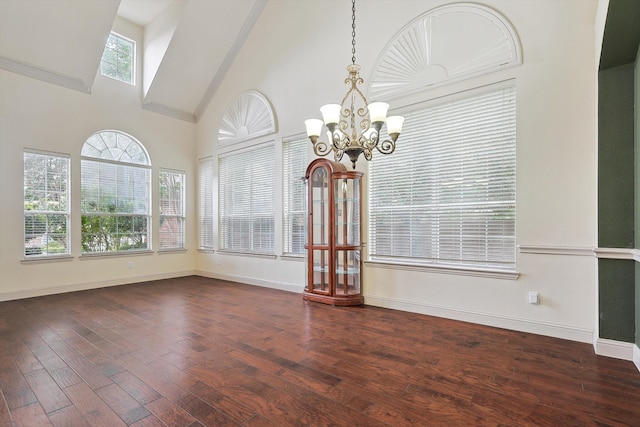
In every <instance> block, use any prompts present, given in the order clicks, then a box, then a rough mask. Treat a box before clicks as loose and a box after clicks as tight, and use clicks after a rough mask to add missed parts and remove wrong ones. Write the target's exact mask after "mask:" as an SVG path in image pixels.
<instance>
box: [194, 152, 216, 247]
mask: <svg viewBox="0 0 640 427" xmlns="http://www.w3.org/2000/svg"><path fill="white" fill-rule="evenodd" d="M198 173H199V176H200V197H199V198H198V203H199V209H198V218H199V220H200V229H199V236H200V239H199V244H198V248H199V249H201V250H204V251H212V250H214V249H215V248H214V245H213V224H214V222H213V218H214V216H213V215H214V212H213V157H207V158H205V159H200V167H199V169H198Z"/></svg>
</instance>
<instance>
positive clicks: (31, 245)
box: [24, 151, 71, 258]
mask: <svg viewBox="0 0 640 427" xmlns="http://www.w3.org/2000/svg"><path fill="white" fill-rule="evenodd" d="M69 169H70V164H69V156H68V155H61V154H52V153H39V152H28V151H25V152H24V256H25V257H26V258H31V257H46V256H52V255H65V254H66V255H68V254H69V253H70V250H69V221H70V206H71V201H70V195H69Z"/></svg>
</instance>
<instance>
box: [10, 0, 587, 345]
mask: <svg viewBox="0 0 640 427" xmlns="http://www.w3.org/2000/svg"><path fill="white" fill-rule="evenodd" d="M445 3H446V2H444V1H442V0H361V1H359V2H358V17H357V62H358V63H359V64H360V65H361V66H362V77H364V78H365V80H367V81H368V78H369V75H370V73H371V72H372V69H371V68H372V66H373V63H374V61H375V59H376V58H377V56H378V54H379V52H380V50H381V49H383V48H384V46H385V45H386V44H387V42H388V41H389V40H390V39H391V38H392V37H393V36H394V34H395V33H396V32H397V31H399V30H400V29H401V28H402V27H403V26H404V25H405V24H407V23H408V22H410V21H411V20H412V19H413V18H415V17H416V16H418V15H420V14H422V13H424V12H427V11H428V10H430V9H432V8H434V7H437V6H440V5H442V4H445ZM483 4H486V5H487V6H490V7H492V8H494V9H496V10H497V11H499V12H500V13H502V14H503V15H504V16H505V17H506V18H507V19H508V20H509V21H510V22H511V24H512V25H513V26H514V27H515V29H516V31H517V32H518V35H519V37H520V40H521V43H522V51H523V61H524V62H523V64H522V65H521V66H519V67H515V68H511V69H509V70H505V71H503V72H500V73H498V75H496V76H493V77H491V78H486V79H484V80H483V81H486V82H489V81H492V80H500V79H506V78H515V81H516V90H517V100H518V101H517V102H518V104H517V119H518V123H517V165H518V166H517V194H518V196H517V243H518V244H520V245H522V246H523V247H529V248H533V251H534V252H535V251H538V252H555V253H557V254H556V255H554V254H535V253H519V254H518V256H517V270H518V271H519V273H520V277H519V279H518V280H505V279H497V278H491V277H474V276H464V275H453V274H442V273H434V272H430V271H415V270H405V269H401V268H381V267H380V266H376V265H372V264H367V265H366V266H365V271H364V294H365V302H366V303H367V304H372V305H379V306H383V307H392V308H400V309H404V310H409V311H415V312H422V313H429V314H435V315H442V316H448V317H452V318H458V319H463V320H471V321H475V322H479V323H486V324H492V325H496V326H503V327H508V328H513V329H518V330H524V331H531V332H537V333H543V334H547V335H552V336H558V337H563V338H569V339H576V340H580V341H588V342H590V341H591V339H592V332H593V331H594V329H595V327H596V324H595V323H596V317H595V315H594V313H596V304H595V295H596V282H597V280H596V259H595V258H594V257H593V256H592V254H591V252H590V248H593V247H595V246H596V241H597V240H596V189H597V185H596V136H595V135H596V133H595V129H596V115H595V111H596V104H595V97H596V69H597V66H596V64H595V61H596V59H595V58H596V52H595V46H594V42H593V41H594V39H596V34H595V29H594V22H595V16H596V8H597V1H596V0H563V1H557V0H519V1H517V2H514V1H512V0H487V1H485V2H483ZM350 6H351V5H350V3H349V2H347V1H344V0H325V1H310V0H309V1H300V0H272V1H270V2H268V4H267V6H266V8H265V10H264V12H263V14H262V16H261V17H260V19H259V20H258V22H257V24H256V27H255V29H254V31H253V32H252V33H251V35H250V36H249V37H248V39H247V41H246V43H245V44H244V46H243V48H242V50H241V52H240V53H239V54H238V56H237V59H236V61H235V62H234V64H233V66H232V67H231V70H230V72H229V73H228V75H227V77H226V79H225V80H224V82H223V84H222V85H221V86H220V88H219V90H218V92H217V93H216V95H215V97H214V99H213V100H212V102H211V103H210V105H209V108H208V109H207V111H206V113H205V115H204V116H203V118H202V119H201V121H200V122H199V123H198V124H197V125H194V124H190V123H186V122H182V121H179V120H175V119H171V118H168V117H165V116H161V115H159V114H156V113H152V112H148V111H144V110H142V109H141V107H140V100H141V96H142V94H141V89H140V88H141V85H140V83H141V82H138V83H139V84H138V86H136V87H128V86H125V85H122V84H120V83H118V82H114V81H111V80H109V79H106V78H103V77H100V76H98V77H97V78H96V82H95V85H94V87H93V91H92V94H91V95H87V94H83V93H80V92H75V91H72V90H69V89H65V88H62V87H58V86H55V85H51V84H48V83H44V82H41V81H38V80H33V79H29V78H27V77H23V76H20V75H16V74H12V73H9V72H6V71H1V70H0V86H1V89H2V97H1V98H0V178H1V179H0V200H1V201H2V202H1V204H0V236H2V244H0V300H3V299H12V298H19V297H24V296H30V295H39V294H46V293H53V292H60V291H63V290H71V289H82V288H91V287H96V286H101V285H111V284H119V283H127V282H134V281H138V280H145V279H148V278H154V277H169V276H178V275H182V274H189V273H191V272H193V271H197V272H199V273H201V274H203V275H209V276H214V277H224V278H228V279H234V280H238V281H243V282H248V283H255V284H261V285H266V286H272V287H279V288H283V289H289V290H295V291H296V292H300V291H301V290H302V286H303V283H304V264H303V262H301V261H298V260H290V259H284V258H281V257H275V259H268V258H256V257H245V256H235V255H224V254H220V253H217V252H216V253H199V252H196V251H195V248H196V247H197V239H196V231H197V230H196V224H197V217H196V216H195V215H194V212H195V211H196V207H197V203H196V200H195V197H196V194H197V192H196V190H197V189H196V183H197V175H196V166H197V159H198V158H202V157H206V156H212V155H213V156H216V154H217V152H216V135H217V129H218V126H219V122H220V119H221V117H222V114H223V112H224V110H225V108H226V106H227V105H228V103H229V102H231V101H232V100H233V99H234V98H235V97H237V96H238V95H239V94H240V93H242V92H244V91H246V90H249V89H253V90H258V91H260V92H261V93H263V94H264V95H265V96H266V97H267V98H268V99H269V101H270V102H271V104H272V106H273V108H274V111H275V114H276V117H277V119H276V120H277V133H276V135H275V136H274V138H275V139H276V142H277V143H279V141H280V140H281V138H283V137H286V136H289V135H293V134H298V133H301V132H303V131H304V125H303V121H304V119H306V118H310V117H319V116H320V114H319V111H318V107H319V106H320V105H323V104H325V103H329V102H336V101H338V100H340V99H341V98H342V96H343V95H344V90H345V89H346V87H345V86H344V85H343V81H344V79H345V77H346V70H345V67H346V66H347V65H348V64H349V63H350V62H351V44H350V35H351V26H350V25H351V22H350V19H351V7H350ZM115 30H116V31H118V32H119V33H121V34H123V35H125V36H128V37H130V38H133V39H135V40H136V41H138V43H139V44H141V39H142V31H141V29H139V28H138V27H136V26H134V25H132V24H129V23H127V22H125V21H118V25H117V26H116V28H115ZM138 56H139V57H140V54H139V55H138ZM472 83H473V82H472ZM466 87H469V82H460V83H457V84H454V85H450V86H448V87H443V88H439V89H437V90H435V91H432V92H426V93H425V94H424V98H425V99H428V98H432V97H433V96H435V95H442V94H444V93H447V92H455V91H458V90H461V89H464V88H466ZM394 106H395V107H401V106H400V105H394ZM102 129H118V130H122V131H124V132H127V133H129V134H131V135H133V136H134V137H136V138H138V139H139V140H140V141H141V142H142V143H143V144H144V145H145V147H146V148H147V149H148V151H149V154H150V156H151V160H152V164H153V177H154V178H156V177H157V171H158V168H159V167H167V168H173V169H183V170H185V171H186V172H187V181H188V194H187V198H188V202H187V207H188V212H189V214H188V217H187V224H188V239H187V247H188V251H187V252H186V253H180V254H170V255H158V254H157V253H154V254H153V255H148V256H139V257H101V258H98V259H94V258H91V259H82V260H81V259H80V258H79V256H80V236H79V224H80V214H79V212H80V204H79V194H80V183H79V176H80V174H79V171H80V158H79V153H80V148H81V146H82V143H83V142H84V140H85V139H86V138H87V137H88V136H89V135H91V134H92V133H93V132H95V131H98V130H102ZM401 147H402V136H401V137H400V140H399V145H398V149H401ZM24 148H33V149H43V150H49V151H57V152H62V153H69V154H71V156H72V157H71V158H72V197H73V205H72V207H73V215H72V255H73V258H72V260H71V261H68V262H48V263H26V264H25V263H22V262H21V260H22V251H23V247H22V239H23V236H22V233H23V216H22V186H21V183H20V178H19V177H20V176H21V175H22V153H23V149H24ZM277 152H279V151H277ZM278 165H279V166H280V164H278ZM358 168H359V169H361V170H363V171H365V172H366V165H365V164H363V162H362V161H361V162H360V163H359V166H358ZM278 169H281V168H280V167H278ZM156 194H157V184H156V182H155V179H154V199H153V206H154V212H157V197H155V196H156ZM280 205H281V203H280V201H279V200H277V201H276V206H280ZM281 214H282V212H281V211H278V212H277V217H278V218H280V217H281V216H282V215H281ZM155 224H157V222H156V223H155ZM154 237H155V238H156V239H155V241H157V230H155V229H154ZM280 247H281V245H280V244H279V245H278V248H280ZM154 249H157V246H154ZM129 261H133V262H134V268H133V269H128V268H127V263H128V262H129ZM529 290H535V291H538V292H540V294H541V304H540V305H538V306H533V305H529V304H527V293H528V291H529Z"/></svg>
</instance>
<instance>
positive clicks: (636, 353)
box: [633, 344, 640, 372]
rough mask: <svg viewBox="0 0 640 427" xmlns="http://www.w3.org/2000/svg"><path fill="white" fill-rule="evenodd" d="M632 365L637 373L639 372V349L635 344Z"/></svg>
mask: <svg viewBox="0 0 640 427" xmlns="http://www.w3.org/2000/svg"><path fill="white" fill-rule="evenodd" d="M633 363H634V364H635V365H636V368H638V372H640V347H638V345H637V344H636V345H634V346H633Z"/></svg>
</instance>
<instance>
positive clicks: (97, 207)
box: [80, 131, 151, 254]
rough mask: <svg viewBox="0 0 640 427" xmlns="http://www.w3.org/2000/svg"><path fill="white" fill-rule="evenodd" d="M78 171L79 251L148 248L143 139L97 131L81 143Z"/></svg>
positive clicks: (148, 175)
mask: <svg viewBox="0 0 640 427" xmlns="http://www.w3.org/2000/svg"><path fill="white" fill-rule="evenodd" d="M80 175H81V176H80V187H81V190H80V191H81V196H82V197H81V201H80V206H81V209H82V228H81V238H82V252H83V253H85V254H87V253H111V252H129V251H142V250H149V249H150V236H149V229H150V227H149V224H150V222H151V165H150V162H149V157H148V155H147V152H146V150H145V148H144V147H143V146H142V144H140V143H139V142H138V141H136V140H135V139H133V138H132V137H131V136H129V135H126V134H124V133H122V132H118V131H103V132H98V133H96V134H94V135H92V136H91V137H90V138H89V139H87V141H86V142H85V143H84V145H83V146H82V157H81V164H80Z"/></svg>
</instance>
